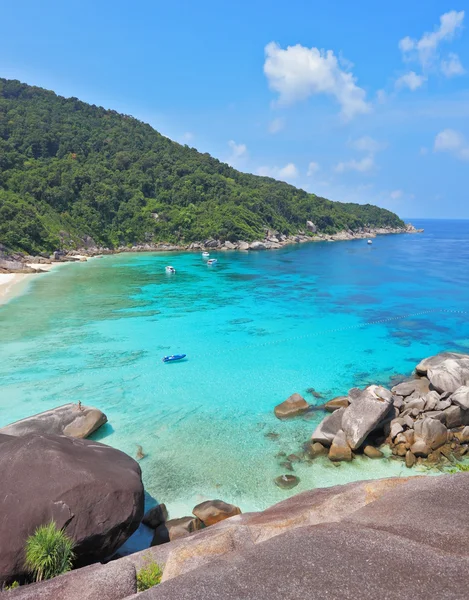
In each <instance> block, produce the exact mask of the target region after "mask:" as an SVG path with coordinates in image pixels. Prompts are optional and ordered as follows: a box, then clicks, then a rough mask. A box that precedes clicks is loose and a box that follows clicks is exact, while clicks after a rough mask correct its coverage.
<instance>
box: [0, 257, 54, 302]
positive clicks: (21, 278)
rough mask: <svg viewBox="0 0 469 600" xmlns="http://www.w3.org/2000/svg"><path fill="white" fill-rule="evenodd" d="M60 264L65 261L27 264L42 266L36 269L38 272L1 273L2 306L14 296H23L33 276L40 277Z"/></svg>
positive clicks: (0, 296) (0, 291)
mask: <svg viewBox="0 0 469 600" xmlns="http://www.w3.org/2000/svg"><path fill="white" fill-rule="evenodd" d="M59 264H63V263H48V264H40V265H34V264H33V265H31V264H26V266H27V267H30V268H32V269H35V267H40V268H37V269H36V273H31V272H28V273H0V307H1V306H4V305H5V304H7V303H8V302H10V300H13V298H17V297H18V296H21V295H22V293H23V292H24V291H25V289H26V288H27V287H28V285H29V284H30V283H31V281H32V280H33V278H36V277H38V276H39V275H40V274H41V273H48V272H49V271H51V270H52V269H54V268H55V267H57V266H58V265H59Z"/></svg>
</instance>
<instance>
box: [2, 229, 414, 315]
mask: <svg viewBox="0 0 469 600" xmlns="http://www.w3.org/2000/svg"><path fill="white" fill-rule="evenodd" d="M422 231H423V230H422V229H416V228H415V227H413V225H411V224H410V223H408V224H407V225H406V227H401V228H390V227H385V228H365V229H364V230H360V231H339V232H337V233H334V234H330V235H329V234H322V233H317V232H314V233H313V232H312V231H310V232H309V235H307V234H305V232H303V231H300V232H298V234H297V235H291V236H285V235H279V234H278V233H277V232H268V233H267V235H266V237H265V238H264V240H262V241H261V240H255V241H253V242H250V243H248V242H244V241H237V242H235V243H233V242H229V241H225V242H221V241H220V240H214V239H210V240H205V242H192V243H190V244H184V245H177V244H167V243H164V242H160V243H158V244H148V243H147V244H136V245H134V246H130V247H129V246H120V247H118V248H113V249H111V248H102V247H94V248H80V249H78V250H70V251H68V252H66V251H56V252H54V254H52V255H51V257H50V258H49V259H46V258H44V257H41V256H21V255H19V254H16V255H15V256H14V257H6V260H2V261H0V267H2V272H0V306H3V305H4V304H7V303H8V302H9V301H10V300H12V299H13V298H16V297H18V296H20V295H21V294H22V293H23V291H24V290H25V288H26V287H27V285H28V284H29V283H30V282H31V278H32V277H36V276H37V275H40V274H41V273H46V272H49V271H51V270H52V269H54V268H55V267H57V266H58V265H63V264H67V263H73V262H87V261H88V260H89V259H90V258H102V257H103V256H104V255H113V254H123V253H126V252H134V253H136V252H199V251H201V250H214V251H230V250H231V251H234V250H236V251H241V252H247V251H260V250H279V249H281V248H284V247H285V246H291V245H296V244H303V243H314V242H341V241H352V240H360V239H369V238H375V237H377V236H378V235H397V234H406V233H407V234H414V233H421V232H422ZM277 235H278V237H277Z"/></svg>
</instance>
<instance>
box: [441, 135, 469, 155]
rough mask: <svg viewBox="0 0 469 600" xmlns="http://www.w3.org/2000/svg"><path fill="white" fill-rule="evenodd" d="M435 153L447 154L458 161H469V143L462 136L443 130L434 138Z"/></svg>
mask: <svg viewBox="0 0 469 600" xmlns="http://www.w3.org/2000/svg"><path fill="white" fill-rule="evenodd" d="M433 149H434V151H435V152H448V153H449V154H452V155H453V156H456V158H459V159H460V160H469V143H468V142H467V140H466V139H465V137H464V136H463V134H462V133H461V132H459V131H456V130H454V129H444V130H443V131H440V133H439V134H438V135H437V136H436V138H435V144H434V146H433Z"/></svg>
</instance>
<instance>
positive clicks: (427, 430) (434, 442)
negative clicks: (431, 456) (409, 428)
mask: <svg viewBox="0 0 469 600" xmlns="http://www.w3.org/2000/svg"><path fill="white" fill-rule="evenodd" d="M414 432H415V441H416V442H417V441H418V440H422V441H423V442H424V443H425V444H426V445H427V446H429V447H430V448H431V449H432V450H436V448H439V447H440V446H443V444H446V441H447V437H448V430H447V429H446V427H445V426H444V425H443V423H441V421H438V420H437V419H429V418H425V419H422V420H420V421H416V422H415V424H414ZM412 452H414V451H413V450H412ZM414 454H416V453H415V452H414Z"/></svg>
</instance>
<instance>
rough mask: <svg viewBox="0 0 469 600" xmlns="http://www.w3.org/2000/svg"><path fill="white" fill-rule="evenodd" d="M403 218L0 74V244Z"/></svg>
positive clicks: (42, 245)
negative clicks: (318, 192)
mask: <svg viewBox="0 0 469 600" xmlns="http://www.w3.org/2000/svg"><path fill="white" fill-rule="evenodd" d="M307 220H311V221H313V222H314V223H315V225H316V226H317V228H318V230H319V231H322V232H325V233H334V232H336V231H339V230H343V229H352V230H353V229H357V228H359V227H363V226H367V225H369V226H374V227H380V226H393V227H399V226H402V225H403V222H402V221H401V220H400V219H399V218H398V217H397V215H395V214H394V213H392V212H390V211H388V210H385V209H382V208H378V207H376V206H372V205H369V204H367V205H359V204H344V203H340V202H331V201H329V200H326V199H325V198H321V197H318V196H315V195H314V194H308V193H307V192H305V191H304V190H300V189H297V188H295V187H293V186H291V185H289V184H287V183H283V182H279V181H276V180H274V179H271V178H269V177H259V176H256V175H251V174H247V173H241V172H240V171H237V170H236V169H234V168H232V167H230V166H229V165H227V164H225V163H222V162H220V161H219V160H217V159H215V158H212V157H211V156H210V155H209V154H201V153H200V152H198V151H197V150H195V149H194V148H189V147H188V146H187V145H185V146H183V145H180V144H178V143H176V142H173V141H172V140H170V139H168V138H166V137H165V136H163V135H161V134H160V133H158V132H157V131H155V130H154V129H153V128H152V127H151V126H150V125H148V124H146V123H143V122H141V121H139V120H137V119H135V118H133V117H131V116H128V115H123V114H119V113H117V112H115V111H113V110H106V109H104V108H101V107H98V106H94V105H89V104H86V103H85V102H81V101H80V100H78V99H77V98H63V97H61V96H57V95H56V94H54V93H53V92H50V91H47V90H44V89H41V88H38V87H32V86H28V85H25V84H23V83H20V82H19V81H14V80H6V79H1V78H0V243H2V244H3V245H4V246H6V247H7V248H9V249H12V250H21V251H25V252H28V253H35V252H41V251H51V250H54V249H57V248H75V247H79V246H81V245H83V240H84V239H87V238H88V237H91V238H92V239H93V240H94V241H95V243H96V244H98V245H105V246H109V247H115V246H118V245H122V244H135V243H142V242H156V241H167V242H173V243H188V242H191V241H196V240H204V239H206V238H209V237H213V238H217V239H221V240H230V241H234V240H240V239H243V240H247V241H250V240H253V239H256V238H257V239H259V238H262V237H264V233H265V230H266V229H273V230H277V231H279V232H280V233H284V234H293V233H296V232H298V230H299V229H304V228H305V225H306V221H307Z"/></svg>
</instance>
